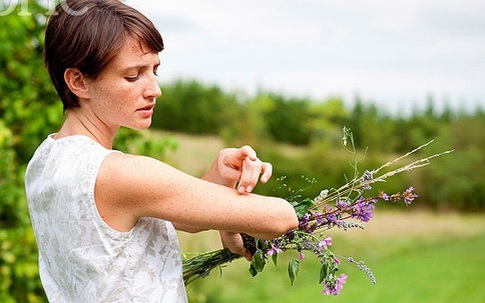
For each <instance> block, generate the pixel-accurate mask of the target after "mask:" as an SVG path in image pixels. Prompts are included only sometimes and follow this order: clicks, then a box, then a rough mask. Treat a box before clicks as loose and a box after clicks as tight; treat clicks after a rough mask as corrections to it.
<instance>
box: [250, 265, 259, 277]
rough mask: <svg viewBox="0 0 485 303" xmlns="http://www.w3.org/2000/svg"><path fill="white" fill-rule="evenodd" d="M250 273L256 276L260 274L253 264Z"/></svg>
mask: <svg viewBox="0 0 485 303" xmlns="http://www.w3.org/2000/svg"><path fill="white" fill-rule="evenodd" d="M249 273H250V274H251V277H255V276H256V275H257V274H258V272H257V271H256V269H254V267H253V265H251V266H249Z"/></svg>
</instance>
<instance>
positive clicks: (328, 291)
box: [322, 274, 347, 296]
mask: <svg viewBox="0 0 485 303" xmlns="http://www.w3.org/2000/svg"><path fill="white" fill-rule="evenodd" d="M329 278H330V279H332V278H333V277H332V275H330V276H329ZM345 283H347V276H346V275H345V274H341V275H340V276H339V277H338V278H337V279H336V280H335V284H334V285H333V287H331V286H330V285H329V283H325V284H324V285H323V291H322V293H323V294H324V295H334V296H336V295H338V294H340V291H341V290H342V289H343V288H344V284H345Z"/></svg>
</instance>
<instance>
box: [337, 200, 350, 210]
mask: <svg viewBox="0 0 485 303" xmlns="http://www.w3.org/2000/svg"><path fill="white" fill-rule="evenodd" d="M347 207H349V202H346V201H342V200H338V201H337V208H340V209H345V208H347Z"/></svg>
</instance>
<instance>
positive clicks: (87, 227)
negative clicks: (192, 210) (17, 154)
mask: <svg viewBox="0 0 485 303" xmlns="http://www.w3.org/2000/svg"><path fill="white" fill-rule="evenodd" d="M112 152H115V151H112V150H108V149H106V148H104V147H103V146H101V145H100V144H98V143H97V142H95V141H94V140H92V139H90V138H88V137H85V136H70V137H65V138H61V139H58V140H55V139H53V138H52V135H51V136H49V137H48V138H47V139H46V140H45V141H44V142H43V143H42V144H41V145H40V146H39V148H38V149H37V151H36V152H35V154H34V156H33V158H32V159H31V160H30V162H29V164H28V166H27V172H26V176H25V186H26V193H27V200H28V203H29V211H30V217H31V220H32V226H33V229H34V233H35V237H36V241H37V245H38V247H39V266H40V277H41V281H42V284H43V286H44V290H45V292H46V294H47V297H48V299H49V301H50V302H54V303H57V302H68V303H74V302H82V303H89V302H96V303H100V302H103V303H104V302H164V303H165V302H166V303H175V302H187V297H186V292H185V286H184V283H183V278H182V260H181V254H180V248H179V243H178V239H177V235H176V233H175V230H174V228H173V225H172V224H171V223H170V222H167V221H164V220H160V219H155V218H142V219H140V220H139V221H138V222H137V224H136V225H135V227H134V228H133V229H132V230H131V231H129V232H118V231H116V230H114V229H112V228H110V227H109V226H108V225H107V224H106V223H105V222H104V221H103V219H102V218H101V216H100V215H99V213H98V211H97V208H96V204H95V201H94V185H95V181H96V177H97V175H98V171H99V168H100V166H101V163H102V162H103V160H104V158H105V157H106V156H107V155H108V154H110V153H112Z"/></svg>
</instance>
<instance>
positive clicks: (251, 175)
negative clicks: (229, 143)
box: [217, 145, 273, 193]
mask: <svg viewBox="0 0 485 303" xmlns="http://www.w3.org/2000/svg"><path fill="white" fill-rule="evenodd" d="M217 171H218V172H219V175H220V177H222V178H223V179H225V180H227V181H232V183H233V184H235V183H236V182H237V183H238V188H237V189H238V191H239V192H240V193H245V192H247V193H249V192H251V191H252V190H253V189H254V187H255V186H256V184H257V183H258V179H260V180H261V183H266V182H268V180H269V179H270V178H271V175H272V173H273V167H272V165H271V164H270V163H267V162H262V161H261V160H260V159H259V158H258V157H257V156H256V152H255V151H254V149H252V148H251V147H250V146H247V145H245V146H243V147H241V148H238V149H236V148H227V149H223V150H221V151H220V152H219V156H218V159H217ZM260 175H261V178H259V176H260Z"/></svg>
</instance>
